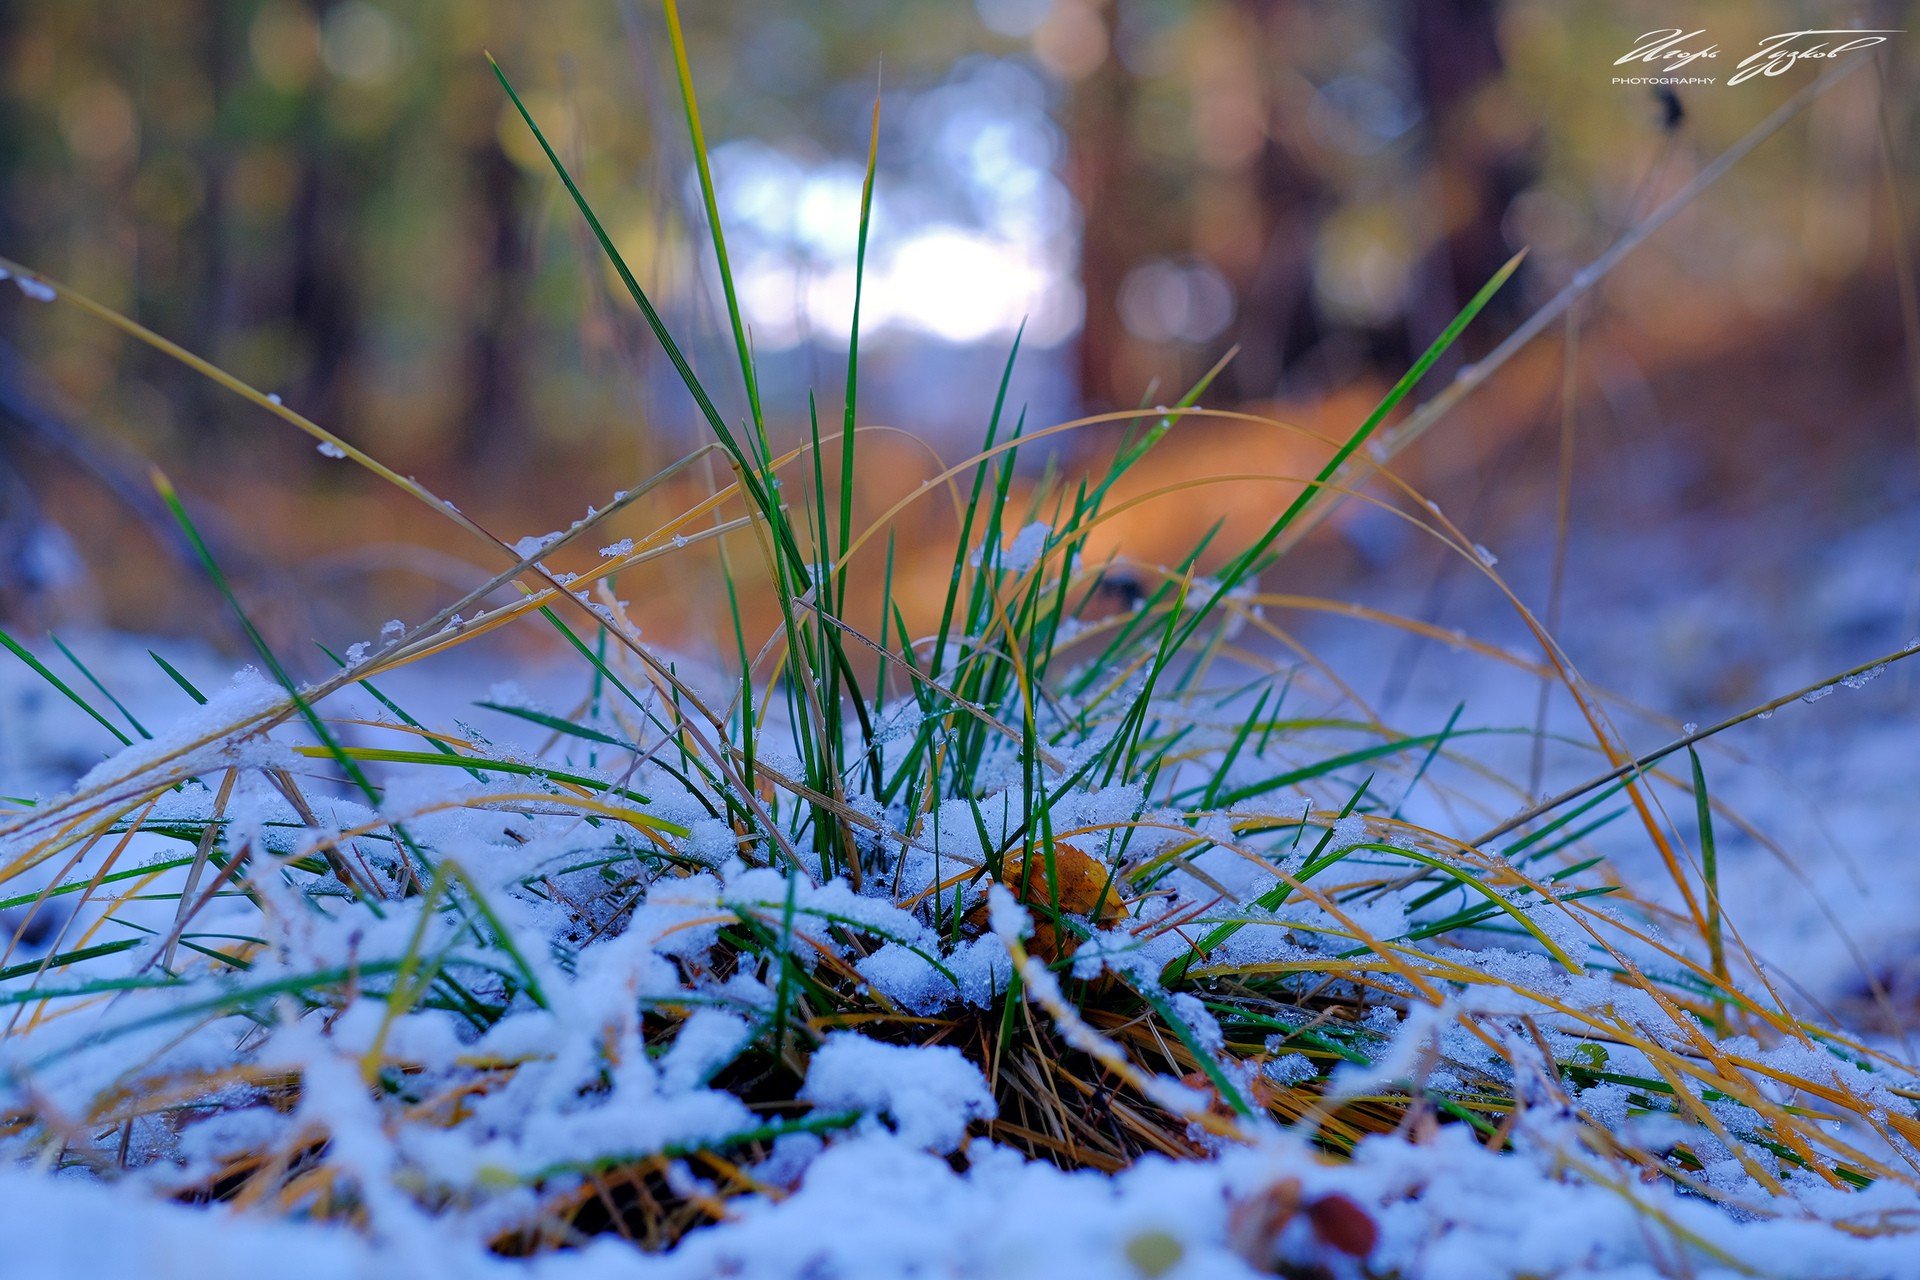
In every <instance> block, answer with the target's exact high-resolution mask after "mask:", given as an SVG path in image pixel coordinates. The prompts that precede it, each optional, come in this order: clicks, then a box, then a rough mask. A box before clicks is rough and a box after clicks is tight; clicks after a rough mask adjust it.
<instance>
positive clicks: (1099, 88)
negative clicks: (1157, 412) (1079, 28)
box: [1066, 4, 1147, 412]
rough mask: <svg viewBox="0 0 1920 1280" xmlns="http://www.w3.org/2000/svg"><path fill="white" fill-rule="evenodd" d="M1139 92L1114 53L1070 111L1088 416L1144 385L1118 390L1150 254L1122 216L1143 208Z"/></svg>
mask: <svg viewBox="0 0 1920 1280" xmlns="http://www.w3.org/2000/svg"><path fill="white" fill-rule="evenodd" d="M1118 17H1119V13H1118V5H1117V4H1104V5H1102V6H1101V7H1100V18H1101V21H1102V22H1103V23H1104V24H1105V26H1106V39H1107V43H1108V47H1109V48H1111V47H1112V44H1113V37H1114V35H1115V32H1116V29H1117V27H1118ZM1136 97H1137V89H1136V86H1135V84H1134V80H1133V76H1132V74H1131V73H1130V72H1129V71H1128V70H1127V68H1126V67H1125V66H1124V65H1123V64H1122V63H1121V61H1120V59H1118V58H1116V57H1112V56H1109V57H1107V58H1106V59H1105V60H1104V61H1102V62H1101V64H1100V65H1099V66H1098V67H1097V68H1095V69H1094V70H1093V71H1092V72H1091V73H1090V74H1088V75H1087V76H1086V77H1085V78H1084V79H1082V80H1081V81H1080V82H1079V83H1078V84H1077V85H1075V86H1074V89H1073V92H1072V95H1071V97H1070V100H1069V102H1068V107H1067V113H1066V114H1067V120H1066V133H1067V139H1068V163H1067V178H1068V186H1069V187H1070V188H1071V189H1072V191H1073V195H1074V199H1076V200H1077V201H1079V203H1080V209H1081V213H1082V224H1083V225H1082V227H1081V232H1080V288H1081V291H1082V293H1083V295H1084V296H1085V299H1086V314H1085V319H1084V320H1083V321H1082V323H1081V329H1080V347H1079V370H1080V394H1081V397H1082V399H1083V400H1084V401H1085V405H1086V409H1087V411H1088V412H1097V411H1099V410H1102V409H1112V408H1116V407H1119V406H1122V405H1129V406H1130V405H1131V404H1132V403H1134V402H1136V401H1137V400H1138V399H1139V396H1140V392H1141V391H1142V390H1143V388H1140V387H1134V388H1125V387H1120V386H1117V385H1115V383H1116V374H1117V372H1118V368H1117V367H1118V365H1119V363H1120V360H1119V357H1120V353H1121V349H1122V346H1123V344H1124V343H1125V341H1126V329H1125V327H1124V326H1123V325H1122V324H1121V321H1120V286H1121V284H1122V283H1123V282H1124V281H1125V279H1126V276H1127V272H1128V271H1129V270H1131V269H1132V268H1133V267H1134V265H1135V264H1137V263H1138V262H1139V261H1140V259H1141V258H1142V257H1143V256H1145V254H1144V253H1143V248H1147V247H1146V246H1143V245H1142V243H1141V239H1142V237H1141V235H1140V229H1141V227H1140V223H1139V222H1138V221H1136V220H1134V219H1133V218H1131V217H1120V216H1118V214H1119V213H1120V211H1122V210H1126V211H1128V212H1129V213H1131V212H1132V211H1134V210H1136V209H1138V208H1139V204H1138V200H1139V191H1140V185H1141V182H1142V178H1143V173H1142V170H1143V168H1144V166H1143V165H1142V163H1141V158H1140V156H1139V154H1138V151H1137V149H1136V148H1135V146H1134V143H1133V132H1134V130H1133V123H1134V122H1133V111H1134V103H1135V99H1136Z"/></svg>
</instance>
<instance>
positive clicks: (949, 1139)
mask: <svg viewBox="0 0 1920 1280" xmlns="http://www.w3.org/2000/svg"><path fill="white" fill-rule="evenodd" d="M800 1096H801V1097H802V1098H804V1099H806V1100H807V1101H808V1102H811V1103H812V1104H813V1105H814V1106H815V1107H817V1108H820V1109H822V1110H826V1111H836V1110H854V1111H865V1112H867V1113H869V1114H870V1115H874V1116H884V1117H885V1118H886V1119H887V1120H889V1121H891V1122H892V1128H893V1132H894V1133H895V1134H896V1135H897V1136H898V1137H899V1139H900V1141H901V1142H903V1143H905V1144H907V1145H908V1146H910V1147H915V1148H919V1149H922V1150H929V1151H938V1152H947V1151H952V1150H954V1149H955V1148H956V1147H958V1146H959V1145H960V1143H961V1140H962V1139H964V1138H965V1137H966V1134H967V1125H968V1124H970V1123H971V1122H972V1121H974V1120H991V1119H993V1118H994V1116H996V1115H997V1114H999V1112H998V1109H997V1108H996V1107H995V1105H994V1101H993V1092H992V1091H991V1090H990V1089H988V1088H987V1081H986V1077H984V1076H982V1075H981V1074H980V1069H979V1068H978V1067H976V1066H974V1065H973V1064H972V1063H971V1062H968V1061H967V1059H966V1058H965V1057H964V1056H963V1055H962V1054H961V1052H960V1051H959V1050H958V1049H956V1048H954V1047H953V1046H951V1045H895V1044H886V1043H883V1042H882V1041H878V1040H869V1039H867V1038H866V1037H865V1036H860V1035H854V1034H850V1033H847V1032H839V1033H837V1034H834V1035H830V1036H828V1037H827V1040H826V1043H825V1044H823V1045H821V1046H820V1048H819V1049H818V1050H817V1051H815V1053H814V1055H813V1061H812V1062H810V1063H808V1064H807V1080H806V1083H805V1084H804V1085H803V1086H801V1089H800Z"/></svg>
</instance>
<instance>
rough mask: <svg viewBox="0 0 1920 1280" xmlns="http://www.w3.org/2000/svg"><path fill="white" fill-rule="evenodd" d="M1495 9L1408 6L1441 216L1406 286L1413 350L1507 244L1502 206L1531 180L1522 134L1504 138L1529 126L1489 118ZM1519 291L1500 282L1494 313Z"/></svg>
mask: <svg viewBox="0 0 1920 1280" xmlns="http://www.w3.org/2000/svg"><path fill="white" fill-rule="evenodd" d="M1500 10H1501V2H1500V0H1422V3H1420V4H1417V5H1415V6H1413V21H1412V22H1411V23H1410V24H1409V28H1408V46H1409V47H1408V49H1407V55H1408V59H1409V61H1410V62H1411V64H1412V66H1413V71H1414V79H1415V83H1416V84H1417V85H1418V86H1419V90H1420V99H1421V106H1422V107H1423V108H1424V111H1425V114H1426V118H1427V129H1426V138H1427V158H1428V164H1429V166H1430V168H1429V173H1428V179H1427V180H1428V182H1429V184H1430V186H1431V188H1432V190H1433V193H1434V196H1435V199H1434V200H1433V202H1432V207H1433V209H1434V211H1435V215H1436V216H1437V217H1438V218H1439V219H1440V225H1439V227H1438V228H1436V230H1437V231H1438V232H1439V234H1438V236H1437V238H1436V240H1435V243H1434V245H1433V247H1432V249H1431V250H1430V252H1429V253H1428V255H1427V257H1426V259H1425V261H1424V262H1422V263H1421V264H1420V265H1419V266H1418V267H1416V268H1415V271H1414V278H1413V280H1412V282H1411V288H1410V290H1409V305H1408V307H1407V318H1408V321H1409V323H1410V324H1411V325H1412V327H1413V332H1411V333H1409V334H1408V343H1407V345H1408V349H1409V353H1410V354H1411V352H1413V351H1418V350H1420V349H1421V348H1423V347H1424V346H1425V345H1426V344H1427V343H1428V342H1431V341H1432V340H1433V337H1434V335H1436V334H1438V333H1439V332H1440V330H1441V329H1443V328H1444V327H1445V326H1446V324H1447V322H1448V321H1450V320H1451V319H1452V318H1453V316H1454V315H1455V314H1456V313H1457V312H1458V311H1459V309H1460V307H1461V306H1462V305H1463V304H1464V303H1465V302H1466V300H1467V299H1468V298H1471V297H1472V296H1473V295H1474V294H1475V293H1476V292H1478V291H1479V289H1480V286H1481V285H1483V284H1485V283H1486V282H1487V280H1488V279H1489V278H1490V277H1491V276H1492V275H1493V274H1494V272H1496V271H1498V270H1499V269H1500V268H1501V266H1502V265H1503V264H1505V262H1506V260H1507V259H1508V258H1509V257H1511V256H1512V254H1513V250H1512V248H1511V247H1510V246H1509V245H1508V243H1507V238H1506V231H1505V222H1506V216H1507V209H1508V206H1510V205H1511V204H1512V203H1513V199H1514V197H1515V196H1517V195H1519V194H1520V193H1521V192H1522V191H1523V190H1525V189H1526V187H1527V185H1528V184H1529V182H1530V181H1531V180H1532V177H1533V165H1532V162H1531V159H1530V157H1529V156H1528V155H1527V153H1526V152H1527V146H1528V144H1527V143H1526V142H1521V143H1518V144H1516V143H1514V142H1512V141H1510V140H1509V139H1510V138H1511V136H1512V132H1518V133H1522V134H1530V131H1527V130H1516V131H1512V132H1509V131H1508V130H1507V129H1505V128H1503V127H1501V126H1505V125H1507V124H1508V122H1507V121H1504V120H1490V119H1489V118H1487V117H1497V116H1499V115H1500V113H1501V111H1502V109H1503V104H1501V103H1499V102H1493V103H1491V104H1489V103H1487V102H1485V101H1484V99H1483V95H1484V94H1486V93H1488V92H1490V91H1491V90H1492V89H1493V88H1494V86H1495V85H1496V84H1497V82H1498V81H1499V79H1500V76H1501V73H1502V72H1503V71H1504V70H1505V67H1506V62H1505V59H1504V58H1503V57H1502V55H1501V52H1500ZM1521 296H1522V291H1521V290H1519V289H1515V288H1508V289H1506V290H1503V291H1502V296H1501V297H1499V298H1496V299H1495V302H1494V304H1493V305H1492V306H1491V308H1490V311H1491V314H1492V315H1493V316H1495V317H1497V316H1499V315H1500V314H1501V313H1502V312H1503V311H1506V310H1507V309H1508V308H1509V307H1510V306H1512V305H1514V303H1515V301H1516V300H1517V299H1519V298H1520V297H1521ZM1484 333H1485V330H1484V329H1480V328H1476V329H1473V330H1471V331H1469V333H1468V334H1467V335H1465V337H1464V339H1463V345H1461V346H1458V347H1456V348H1454V350H1452V351H1450V352H1448V354H1447V357H1446V360H1445V362H1444V363H1443V365H1442V370H1443V372H1444V371H1445V370H1446V369H1447V368H1449V367H1452V366H1457V365H1458V364H1460V363H1462V362H1463V361H1464V360H1465V359H1466V358H1467V355H1468V353H1472V352H1474V351H1476V350H1477V349H1478V347H1479V344H1480V343H1481V342H1482V340H1483V335H1484Z"/></svg>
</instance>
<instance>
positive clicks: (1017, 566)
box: [969, 521, 1053, 573]
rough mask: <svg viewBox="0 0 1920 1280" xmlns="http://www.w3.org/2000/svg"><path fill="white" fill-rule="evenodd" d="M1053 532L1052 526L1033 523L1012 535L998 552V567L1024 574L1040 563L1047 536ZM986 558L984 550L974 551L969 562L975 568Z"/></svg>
mask: <svg viewBox="0 0 1920 1280" xmlns="http://www.w3.org/2000/svg"><path fill="white" fill-rule="evenodd" d="M1052 532H1053V526H1052V525H1048V524H1042V523H1040V522H1038V521H1035V522H1034V523H1033V524H1030V525H1028V526H1027V527H1026V528H1024V529H1022V530H1020V532H1018V533H1016V534H1014V535H1013V541H1011V542H1009V543H1008V544H1007V545H1006V547H1005V549H1003V550H1002V551H1001V552H1000V557H999V562H1000V567H1001V568H1002V569H1004V570H1006V571H1007V572H1008V573H1025V572H1027V570H1029V569H1031V568H1033V566H1035V565H1036V564H1039V563H1040V556H1041V554H1042V553H1044V552H1045V551H1046V548H1047V535H1048V534H1050V533H1052ZM985 558H986V549H985V548H980V549H979V550H976V551H975V552H974V553H973V555H972V557H971V558H970V560H969V563H971V564H972V565H973V566H974V567H975V568H978V567H979V566H980V564H981V562H982V561H983V560H984V559H985Z"/></svg>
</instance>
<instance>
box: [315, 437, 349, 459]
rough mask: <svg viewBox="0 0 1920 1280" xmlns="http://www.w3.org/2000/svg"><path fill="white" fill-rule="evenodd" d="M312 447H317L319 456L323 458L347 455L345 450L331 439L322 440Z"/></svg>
mask: <svg viewBox="0 0 1920 1280" xmlns="http://www.w3.org/2000/svg"><path fill="white" fill-rule="evenodd" d="M314 448H315V449H317V450H318V451H319V453H320V456H321V457H324V458H344V457H346V456H347V451H346V450H345V449H342V448H341V447H340V446H339V445H337V444H335V443H334V442H333V441H331V440H322V441H321V442H320V443H319V444H317V445H315V446H314Z"/></svg>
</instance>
